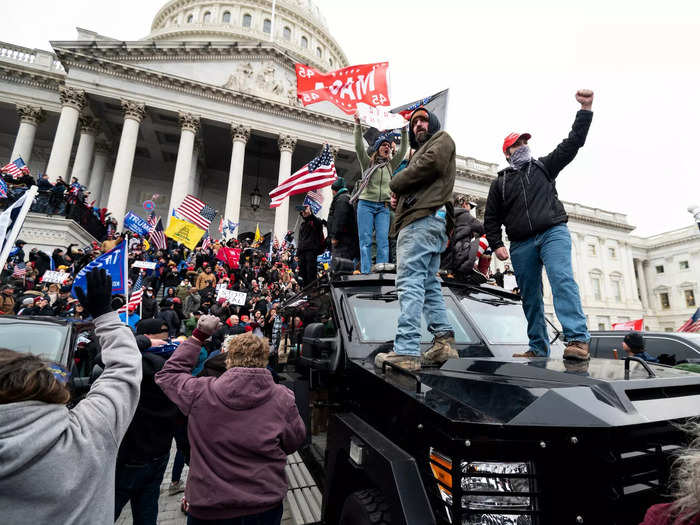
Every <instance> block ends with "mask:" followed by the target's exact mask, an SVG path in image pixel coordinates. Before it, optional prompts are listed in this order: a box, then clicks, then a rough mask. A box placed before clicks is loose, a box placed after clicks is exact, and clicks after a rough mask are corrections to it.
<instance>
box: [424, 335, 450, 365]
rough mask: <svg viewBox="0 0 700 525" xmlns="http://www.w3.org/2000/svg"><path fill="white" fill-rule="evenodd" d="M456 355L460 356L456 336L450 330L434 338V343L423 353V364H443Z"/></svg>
mask: <svg viewBox="0 0 700 525" xmlns="http://www.w3.org/2000/svg"><path fill="white" fill-rule="evenodd" d="M454 357H457V358H458V357H459V354H458V353H457V350H455V336H454V335H452V334H451V333H449V332H448V333H447V334H446V335H441V336H436V337H435V339H433V345H432V346H431V347H430V348H428V350H427V351H426V352H425V354H423V364H424V365H441V364H442V363H444V362H445V361H447V360H448V359H452V358H454Z"/></svg>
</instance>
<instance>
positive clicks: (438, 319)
mask: <svg viewBox="0 0 700 525" xmlns="http://www.w3.org/2000/svg"><path fill="white" fill-rule="evenodd" d="M446 246H447V234H446V233H445V219H441V218H438V217H435V216H434V215H430V216H428V217H423V218H422V219H418V220H417V221H414V222H412V223H411V224H409V225H408V226H406V227H404V228H403V229H402V230H401V231H400V232H399V237H398V239H397V242H396V259H397V261H398V268H397V270H396V289H397V290H398V293H399V306H400V308H401V314H400V315H399V322H398V326H397V327H396V338H395V339H394V352H396V353H397V354H404V355H414V356H419V355H420V336H421V314H422V315H424V316H425V320H426V322H427V324H428V330H429V331H430V333H432V334H433V335H442V334H444V333H446V332H452V331H453V330H452V326H451V325H450V322H449V321H448V320H447V310H446V309H445V299H444V298H443V296H442V287H441V286H440V281H438V277H437V272H438V270H439V269H440V254H441V253H442V252H443V251H445V247H446Z"/></svg>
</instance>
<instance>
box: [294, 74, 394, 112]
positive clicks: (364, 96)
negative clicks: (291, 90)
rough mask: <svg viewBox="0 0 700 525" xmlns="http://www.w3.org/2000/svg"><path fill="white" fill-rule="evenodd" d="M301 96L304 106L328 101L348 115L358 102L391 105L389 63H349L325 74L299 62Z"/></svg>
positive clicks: (298, 84)
mask: <svg viewBox="0 0 700 525" xmlns="http://www.w3.org/2000/svg"><path fill="white" fill-rule="evenodd" d="M296 72H297V96H298V97H299V99H300V100H301V103H302V104H303V105H304V106H308V105H309V104H316V103H317V102H321V101H323V100H327V101H329V102H331V103H332V104H335V105H336V106H338V107H339V108H340V109H341V110H342V111H344V112H345V113H347V114H348V115H352V114H354V113H355V111H356V110H357V103H358V102H364V103H365V104H368V105H370V106H387V105H389V82H388V72H389V63H388V62H381V63H378V64H362V65H358V66H349V67H345V68H343V69H338V70H336V71H330V72H329V73H321V72H320V71H317V70H316V69H314V68H312V67H309V66H306V65H304V64H296Z"/></svg>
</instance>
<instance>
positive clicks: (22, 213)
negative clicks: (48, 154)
mask: <svg viewBox="0 0 700 525" xmlns="http://www.w3.org/2000/svg"><path fill="white" fill-rule="evenodd" d="M37 191H39V188H38V187H37V186H32V187H31V188H29V189H28V190H27V191H26V192H24V198H25V200H24V203H23V204H22V208H20V210H19V215H17V219H16V220H15V224H14V226H13V227H12V229H11V230H10V233H9V235H8V236H7V238H6V239H5V246H4V248H3V249H2V253H0V269H2V268H4V267H5V263H6V262H7V258H8V257H9V255H10V250H12V246H13V245H14V244H15V240H17V236H18V235H19V231H20V230H21V229H22V225H23V224H24V219H25V218H26V217H27V213H29V208H31V207H32V203H33V202H34V197H35V196H36V192H37ZM51 260H52V261H53V259H51Z"/></svg>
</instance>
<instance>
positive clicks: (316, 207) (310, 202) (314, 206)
mask: <svg viewBox="0 0 700 525" xmlns="http://www.w3.org/2000/svg"><path fill="white" fill-rule="evenodd" d="M303 205H304V206H309V207H310V208H311V211H312V212H314V215H317V214H318V212H319V211H321V208H322V207H323V205H322V204H321V203H320V202H318V201H317V200H316V199H314V198H313V196H311V195H309V194H308V193H307V194H306V197H305V198H304V204H303Z"/></svg>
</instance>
